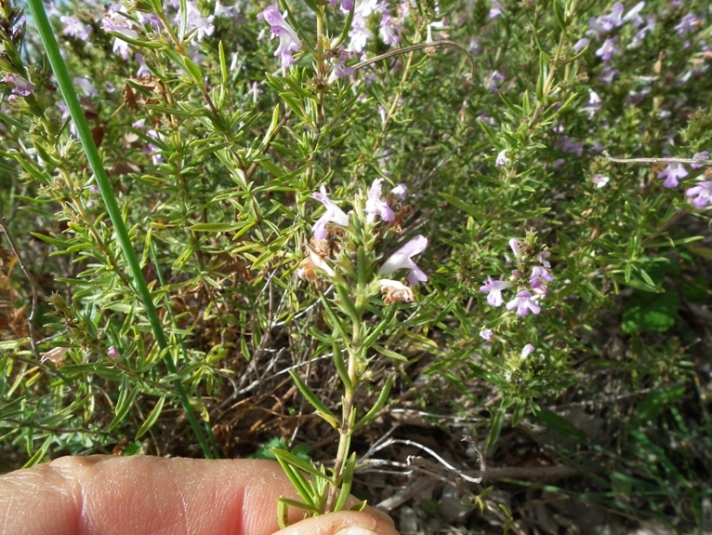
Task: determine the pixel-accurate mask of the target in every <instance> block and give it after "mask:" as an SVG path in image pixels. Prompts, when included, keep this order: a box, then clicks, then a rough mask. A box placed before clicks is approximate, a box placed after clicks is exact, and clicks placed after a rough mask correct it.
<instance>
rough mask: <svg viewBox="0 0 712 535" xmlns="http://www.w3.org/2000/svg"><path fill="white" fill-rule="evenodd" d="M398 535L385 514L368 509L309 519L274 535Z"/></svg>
mask: <svg viewBox="0 0 712 535" xmlns="http://www.w3.org/2000/svg"><path fill="white" fill-rule="evenodd" d="M315 534H319V535H398V532H397V531H396V529H395V528H394V527H393V521H392V520H391V519H390V518H389V517H388V516H386V515H385V514H384V513H381V512H380V511H377V510H376V509H373V508H372V507H368V508H366V510H365V511H363V512H357V511H340V512H338V513H328V514H325V515H321V516H315V517H312V518H307V519H306V520H302V521H301V522H297V523H296V524H293V525H291V526H289V527H288V528H286V529H283V530H281V531H278V532H277V533H275V534H274V535H315Z"/></svg>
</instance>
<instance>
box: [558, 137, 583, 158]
mask: <svg viewBox="0 0 712 535" xmlns="http://www.w3.org/2000/svg"><path fill="white" fill-rule="evenodd" d="M557 145H558V146H559V149H561V152H565V153H567V154H575V155H576V156H578V157H579V158H580V157H581V156H583V145H584V143H583V141H574V140H573V139H571V138H570V137H569V136H561V139H559V142H558V143H557Z"/></svg>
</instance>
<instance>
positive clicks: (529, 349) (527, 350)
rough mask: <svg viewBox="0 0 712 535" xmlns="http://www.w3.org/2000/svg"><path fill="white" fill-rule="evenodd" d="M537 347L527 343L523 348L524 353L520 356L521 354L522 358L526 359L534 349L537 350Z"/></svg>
mask: <svg viewBox="0 0 712 535" xmlns="http://www.w3.org/2000/svg"><path fill="white" fill-rule="evenodd" d="M535 349H536V348H535V347H534V346H533V345H531V344H527V345H525V346H524V347H523V348H522V354H521V355H520V356H521V359H522V360H526V359H527V357H528V356H529V355H531V354H532V353H534V350H535Z"/></svg>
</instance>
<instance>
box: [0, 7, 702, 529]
mask: <svg viewBox="0 0 712 535" xmlns="http://www.w3.org/2000/svg"><path fill="white" fill-rule="evenodd" d="M40 4H41V2H39V1H38V0H32V1H30V2H29V5H30V7H31V8H32V9H33V15H34V17H33V18H34V23H28V22H27V21H26V19H25V18H24V16H23V14H22V11H21V10H20V9H19V8H18V7H17V6H13V5H11V3H10V2H7V1H6V2H0V6H1V9H2V12H1V14H0V40H1V41H2V45H3V48H2V50H3V51H2V52H1V53H0V94H1V95H2V96H1V97H0V98H1V99H2V100H1V101H0V132H1V133H2V139H1V140H0V151H1V153H2V156H3V161H2V163H0V202H1V203H2V205H1V206H2V215H3V218H4V219H2V220H0V223H1V224H2V228H3V229H4V231H5V235H6V237H7V238H8V239H7V241H6V245H3V248H2V249H0V259H2V272H1V273H0V275H1V277H0V292H2V299H3V302H7V303H11V304H12V306H8V307H7V310H6V311H5V312H3V316H2V317H1V318H0V329H2V339H3V342H0V349H1V350H2V356H0V365H2V367H3V370H5V377H4V378H3V379H2V380H1V381H0V396H2V397H0V427H1V428H2V431H3V439H2V444H1V446H0V447H2V448H4V450H5V451H7V452H12V458H13V459H15V461H16V463H19V464H24V463H30V464H31V463H36V462H39V461H41V460H43V459H45V458H47V457H51V456H53V455H58V454H60V453H66V452H70V453H84V452H92V451H105V450H106V449H107V448H109V447H114V446H116V447H117V448H118V449H119V450H122V449H123V448H124V447H125V445H126V444H131V447H132V448H134V449H133V450H132V449H131V448H129V451H130V452H132V451H134V450H135V449H136V448H140V447H141V442H138V441H144V442H143V444H144V447H145V448H146V449H147V450H148V451H150V452H151V453H160V454H164V453H171V454H184V455H204V456H207V457H215V456H233V455H237V454H238V453H244V452H245V450H244V448H245V445H244V444H241V443H240V441H239V440H237V439H234V438H233V437H232V435H231V431H230V430H231V429H232V428H233V427H234V426H235V425H237V426H238V427H240V428H241V429H242V428H245V429H250V432H252V429H254V427H250V425H252V424H248V423H247V422H248V420H249V421H251V422H253V423H254V421H255V420H257V418H256V417H254V418H253V416H250V417H249V418H247V417H245V416H244V415H243V413H241V412H240V410H242V409H238V408H239V407H242V406H243V405H242V404H243V403H245V404H247V405H250V404H254V406H255V407H257V406H259V407H260V408H261V410H268V411H272V412H274V409H271V408H268V409H265V407H266V405H265V404H266V401H265V400H267V399H272V398H271V397H270V396H274V398H275V399H281V398H280V396H291V395H294V394H293V393H289V392H293V391H290V390H288V388H289V387H287V386H285V385H284V383H283V382H282V381H281V378H282V375H280V373H281V371H283V370H289V373H290V375H291V378H292V380H293V384H294V386H295V387H296V391H298V392H299V393H300V395H301V396H302V398H300V400H299V401H298V402H294V403H292V405H293V406H295V407H296V406H298V404H299V406H301V407H302V409H301V412H300V417H302V418H304V419H309V418H311V416H313V415H316V416H315V418H319V419H320V420H319V422H318V423H314V424H313V425H314V426H317V425H318V426H322V427H320V429H323V432H325V433H333V434H334V436H339V443H338V446H337V449H336V450H335V451H329V452H328V454H325V455H323V456H322V457H321V458H320V459H319V460H318V462H317V461H314V462H313V463H311V464H309V463H306V462H305V461H304V460H303V459H299V458H297V457H296V456H294V455H292V454H291V453H290V452H289V451H287V450H285V449H277V450H275V452H274V454H275V456H276V457H277V459H278V460H279V461H280V463H282V465H283V467H284V468H285V471H286V472H287V473H288V474H289V475H290V477H291V478H293V480H294V481H295V484H296V485H297V487H298V488H300V489H301V490H302V492H300V495H301V498H302V500H303V503H302V504H301V507H302V508H303V509H305V510H306V512H307V514H319V513H322V512H324V511H328V510H338V509H340V508H343V507H345V506H346V505H345V504H346V497H347V495H348V492H349V489H350V486H351V482H352V480H353V477H354V473H355V471H356V469H357V468H356V467H357V464H358V463H357V458H358V455H361V454H362V453H363V452H362V451H360V450H359V447H360V446H359V447H356V446H354V445H353V444H354V443H353V441H352V439H353V438H354V437H356V436H358V433H359V432H361V430H363V429H364V428H365V427H367V426H368V425H374V422H375V421H376V418H377V416H378V415H379V414H380V413H381V411H382V410H383V408H384V407H386V406H390V407H391V408H397V407H398V405H399V403H402V401H403V400H404V399H406V397H407V396H409V395H413V396H415V397H417V400H418V401H417V403H420V404H422V405H427V404H429V403H434V401H433V400H438V401H437V403H438V406H439V410H442V411H449V412H451V413H459V414H460V415H462V414H465V415H467V416H468V417H471V418H479V419H481V420H483V421H486V422H488V429H489V431H488V432H487V433H485V434H484V436H481V437H479V438H478V440H479V441H481V442H483V443H485V444H486V446H487V448H489V449H490V451H493V450H494V449H495V448H496V445H497V442H498V438H499V436H500V434H501V433H502V429H503V428H504V422H505V419H507V418H509V420H507V422H508V425H509V423H511V425H512V426H517V424H518V423H519V422H521V420H522V419H523V418H525V417H527V418H537V417H540V415H541V414H542V407H543V406H545V404H547V403H549V402H551V401H552V400H555V399H556V398H557V396H561V395H562V394H563V393H566V392H568V393H571V395H572V396H573V395H576V396H585V395H587V394H586V392H584V391H582V390H581V388H583V387H582V386H581V385H589V384H590V382H589V381H588V374H594V372H595V370H596V369H597V368H596V367H597V366H598V367H599V368H605V369H608V368H610V369H613V370H617V371H620V373H621V374H622V375H623V376H625V377H626V381H628V380H630V382H631V384H635V385H640V384H644V385H646V386H647V387H651V388H653V387H655V386H656V385H660V384H663V383H665V382H666V381H672V380H673V378H677V377H679V376H680V374H683V375H684V373H687V371H684V373H683V371H681V370H680V368H679V364H678V363H679V361H681V360H683V359H682V357H683V356H684V354H685V352H686V351H687V350H686V349H685V350H683V349H680V348H681V347H682V344H680V343H678V342H679V338H678V335H679V333H678V332H677V331H676V330H675V328H676V320H675V318H676V317H677V314H678V310H679V309H680V307H681V304H680V299H679V298H678V299H677V300H675V299H672V300H670V299H667V298H665V297H664V296H667V297H668V298H669V297H670V296H672V295H675V296H677V295H678V294H680V295H682V297H683V298H684V299H693V297H691V296H692V294H691V293H688V294H686V293H685V291H686V290H685V288H687V287H686V286H684V285H682V284H677V283H676V282H674V281H675V280H677V279H675V277H677V278H678V279H680V280H682V279H684V278H685V277H687V276H688V275H689V274H691V273H696V272H697V271H699V270H702V269H703V268H702V267H701V265H702V263H701V261H702V259H703V258H704V256H705V254H706V252H705V250H703V249H700V248H696V247H695V245H694V243H693V242H695V241H697V240H699V239H700V236H698V234H699V233H700V232H702V230H700V229H704V225H702V227H699V226H696V225H695V221H697V220H698V219H700V220H702V221H706V218H707V217H708V215H707V212H706V209H707V208H709V207H710V206H712V180H709V177H708V176H707V174H706V173H705V171H704V169H705V168H706V167H707V166H708V165H709V164H710V162H709V152H708V151H709V150H710V146H711V145H712V130H711V129H710V128H709V127H710V125H711V124H712V116H711V115H710V111H709V108H708V106H709V100H710V96H711V95H710V89H709V87H708V84H707V83H706V78H707V75H708V74H709V73H708V71H709V61H710V58H711V57H712V55H711V54H710V50H709V42H708V40H709V36H708V32H707V30H706V28H707V26H708V24H709V22H708V21H709V12H708V11H709V10H708V9H707V7H706V4H705V3H704V2H697V1H691V2H678V1H673V2H655V1H653V0H646V1H640V2H637V3H635V2H609V1H604V0H596V1H593V2H580V1H577V0H547V1H543V2H533V1H521V2H520V1H514V0H507V1H505V0H501V1H494V0H493V1H490V0H475V1H472V2H471V1H469V0H467V1H464V0H463V1H456V2H450V3H447V4H446V3H444V2H442V3H441V2H437V1H436V2H425V1H415V0H414V1H410V0H404V1H396V0H391V1H381V2H374V1H371V0H355V1H354V0H342V1H341V2H338V1H336V0H334V1H333V2H326V1H323V0H304V1H303V2H280V3H266V2H263V3H250V2H232V1H228V0H224V1H223V0H201V1H196V0H182V1H178V0H164V1H163V2H161V1H160V0H122V1H121V2H106V3H105V4H98V3H95V2H86V3H81V2H77V3H75V4H73V5H74V8H72V7H70V6H69V5H67V4H65V3H57V4H56V5H55V6H54V7H53V8H51V9H49V10H48V12H47V15H48V20H49V23H50V24H51V30H52V31H51V32H49V31H45V30H42V26H41V21H40V18H41V17H40V14H41V5H40ZM37 10H40V11H37ZM35 23H36V25H35ZM52 33H53V34H54V35H56V36H57V39H58V46H59V52H61V54H60V53H57V54H52V46H53V45H52V44H51V43H50V44H49V45H48V36H49V35H50V34H52ZM40 37H42V40H41V39H40ZM50 64H51V68H50ZM58 64H60V65H64V66H65V67H66V69H68V73H69V74H68V76H67V77H66V80H65V79H64V77H63V76H62V75H61V74H60V72H59V71H58V67H57V65H58ZM58 89H59V91H58ZM77 97H78V99H77ZM94 149H98V152H97V153H96V157H94V156H92V154H93V153H92V151H93V150H94ZM690 276H692V275H690ZM703 278H704V277H703ZM703 286H704V285H703ZM698 289H699V288H698ZM702 292H703V293H705V292H707V293H705V295H706V296H707V297H708V292H709V288H708V285H707V286H704V287H703V289H702ZM641 295H654V296H656V297H659V298H660V299H658V300H657V301H654V302H649V301H644V300H643V301H644V302H645V303H648V304H646V306H645V307H641V306H639V303H640V302H641V299H642V298H641V297H640V296H641ZM636 300H637V301H636ZM636 303H638V304H636ZM651 316H655V317H656V318H657V317H659V316H665V318H666V319H670V318H672V320H671V321H670V322H667V323H665V326H664V327H659V326H656V327H650V324H651V322H654V320H653V319H651ZM611 317H616V318H620V321H618V323H617V324H616V327H615V328H616V329H619V330H620V332H622V333H623V334H624V335H625V336H630V337H631V338H632V339H634V340H635V343H634V344H632V345H633V346H634V347H635V348H636V349H635V358H632V357H631V362H626V363H625V365H624V364H623V363H621V362H620V361H616V360H615V359H613V358H612V357H609V356H608V355H609V353H608V352H607V351H608V350H607V347H608V345H607V344H608V337H607V336H600V335H597V334H596V333H598V332H599V331H600V330H601V329H603V327H602V326H603V325H607V324H606V322H607V321H609V320H610V318H611ZM631 317H635V318H636V320H635V321H630V318H631ZM621 325H622V327H621ZM657 325H659V324H657ZM605 328H606V329H607V328H609V326H606V327H605ZM621 329H622V330H621ZM650 331H654V332H657V333H660V332H666V333H667V334H666V336H667V338H666V339H665V340H663V341H661V340H658V339H653V340H647V339H645V334H646V332H650ZM685 332H686V333H687V334H688V335H689V329H688V330H687V331H685ZM688 338H689V336H688ZM646 344H647V345H646ZM685 344H687V346H688V347H692V345H693V342H690V341H689V340H688V341H686V342H685ZM643 347H644V348H647V349H641V348H643ZM632 351H633V350H632ZM660 354H664V355H667V357H671V356H675V358H667V357H666V358H654V356H655V355H660ZM678 357H679V358H678ZM325 361H328V362H329V363H330V364H329V365H328V366H327V365H326V364H325ZM415 370H417V371H415ZM621 370H622V371H621ZM413 374H417V375H419V377H418V380H419V381H420V382H418V385H419V386H418V387H417V388H416V387H414V386H413V385H414V384H415V383H414V378H415V377H414V375H413ZM591 388H592V391H591V392H589V393H588V394H590V395H592V396H593V395H597V394H598V393H599V392H596V390H595V387H594V386H593V385H591ZM631 388H632V387H631ZM411 389H412V392H409V390H411ZM446 389H447V391H448V392H452V393H453V396H450V397H448V396H449V394H448V395H445V396H442V395H441V394H442V392H443V391H444V390H446ZM258 393H259V395H258ZM396 393H397V395H396ZM455 395H457V396H458V397H457V401H453V400H454V396H455ZM443 398H446V399H443ZM302 400H306V402H307V403H308V404H309V406H310V407H311V409H307V408H306V407H305V406H304V405H301V403H302ZM280 403H281V402H280ZM282 409H283V407H281V408H280V410H282ZM176 410H179V411H180V413H181V414H185V416H186V422H187V423H185V422H184V420H183V418H180V419H178V420H176V418H175V411H176ZM245 410H247V409H245ZM255 410H256V409H255ZM285 410H286V409H285ZM287 412H288V411H287ZM287 412H285V413H284V414H283V416H284V422H287V421H288V416H289V415H288V414H287ZM243 418H244V421H243ZM260 418H261V416H260ZM260 421H262V420H260ZM313 421H314V420H310V422H313ZM284 422H282V421H280V422H279V423H275V424H274V425H272V426H271V427H270V433H273V434H277V433H281V434H284V435H285V437H286V436H288V435H289V434H290V433H291V432H292V430H290V429H289V428H288V426H287V424H286V423H284ZM300 422H301V420H300ZM289 425H290V426H291V425H292V424H291V423H290V424H289ZM295 425H296V426H297V427H296V428H295V427H292V428H291V429H293V432H294V436H293V437H291V438H295V437H296V440H297V441H300V440H302V439H303V437H301V435H300V434H299V433H300V427H299V425H301V423H300V424H299V425H297V424H295ZM260 429H261V428H260ZM149 437H151V438H150V439H149ZM161 437H163V439H161ZM166 437H170V438H171V440H170V441H168V440H167V439H166ZM262 438H264V439H265V441H266V440H267V438H274V437H262ZM255 440H258V439H255ZM167 443H170V444H171V446H170V451H167V448H168V447H167V446H166V447H165V448H164V445H165V444H167ZM196 443H197V446H196ZM117 444H123V446H121V447H119V446H117ZM256 448H257V446H256V445H254V447H253V448H252V450H253V451H254V450H255V449H256ZM487 448H482V449H483V450H486V449H487ZM248 449H249V448H248ZM20 452H23V453H20ZM330 459H331V460H330ZM334 459H335V461H334ZM304 472H306V473H308V474H310V475H311V477H310V478H309V479H307V478H305V477H304V475H303V473H304ZM287 505H289V506H295V504H294V503H291V502H290V503H287V502H284V503H283V506H284V507H285V508H286V506H287ZM296 506H300V505H296ZM284 518H286V517H284Z"/></svg>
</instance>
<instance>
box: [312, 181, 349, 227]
mask: <svg viewBox="0 0 712 535" xmlns="http://www.w3.org/2000/svg"><path fill="white" fill-rule="evenodd" d="M319 191H320V193H312V198H314V199H316V200H317V201H319V202H320V203H322V204H323V205H324V206H325V207H326V212H324V215H322V216H321V217H320V218H319V220H318V221H317V222H316V223H314V226H313V227H312V232H313V233H314V238H316V239H317V240H323V239H325V238H326V237H327V236H328V234H329V232H328V231H327V230H326V224H327V223H336V224H337V225H340V226H342V227H348V226H349V216H347V215H346V214H345V213H344V211H343V210H342V209H341V208H339V207H338V206H336V204H335V203H334V201H332V200H331V199H329V196H328V195H327V194H326V188H325V187H324V186H322V187H321V188H320V189H319Z"/></svg>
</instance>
